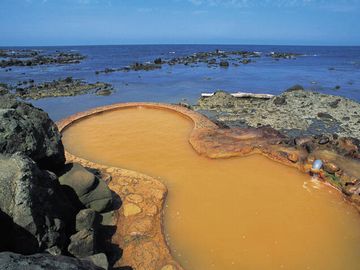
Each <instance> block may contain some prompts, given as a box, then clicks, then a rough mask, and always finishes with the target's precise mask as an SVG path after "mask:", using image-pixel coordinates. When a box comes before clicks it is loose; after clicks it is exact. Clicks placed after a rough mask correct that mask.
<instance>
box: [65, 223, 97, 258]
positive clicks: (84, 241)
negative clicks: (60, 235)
mask: <svg viewBox="0 0 360 270" xmlns="http://www.w3.org/2000/svg"><path fill="white" fill-rule="evenodd" d="M70 241H71V242H70V245H69V247H68V251H69V253H70V254H72V255H73V256H75V257H78V258H84V257H87V256H91V255H94V254H95V253H96V252H97V246H96V234H95V231H94V230H92V229H90V230H87V229H84V230H81V231H79V232H77V233H76V234H74V235H72V236H71V237H70Z"/></svg>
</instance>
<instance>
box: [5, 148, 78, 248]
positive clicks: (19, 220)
mask: <svg viewBox="0 0 360 270" xmlns="http://www.w3.org/2000/svg"><path fill="white" fill-rule="evenodd" d="M0 210H1V215H0V216H1V218H0V223H3V222H4V223H5V224H6V228H7V230H6V231H5V232H4V231H1V232H0V236H1V238H2V240H1V241H2V245H3V247H2V250H10V251H14V252H18V253H22V254H32V253H35V252H42V251H45V250H47V251H48V252H50V253H52V254H60V253H61V252H62V251H64V250H65V248H66V245H67V241H68V240H67V239H68V238H67V230H69V231H71V227H74V225H73V223H74V218H73V217H74V214H75V210H74V209H73V208H72V206H71V205H70V204H69V203H68V202H67V200H66V198H65V196H63V193H62V191H61V187H60V184H59V181H58V179H57V177H56V175H55V174H53V173H51V172H49V171H42V170H40V169H39V168H38V167H37V165H36V163H35V162H34V161H33V160H31V159H30V158H29V157H27V156H25V155H24V154H21V153H16V154H13V155H11V156H7V155H1V154H0ZM3 236H5V237H6V240H5V242H4V237H3Z"/></svg>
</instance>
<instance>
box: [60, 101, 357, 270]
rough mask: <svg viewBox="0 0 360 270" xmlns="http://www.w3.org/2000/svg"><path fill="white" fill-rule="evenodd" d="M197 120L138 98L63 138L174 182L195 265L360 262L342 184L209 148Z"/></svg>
mask: <svg viewBox="0 0 360 270" xmlns="http://www.w3.org/2000/svg"><path fill="white" fill-rule="evenodd" d="M192 127H193V123H192V122H191V121H190V120H188V119H186V118H184V117H182V116H181V115H179V114H177V113H174V112H170V111H166V110H160V109H150V108H144V107H140V108H139V107H137V108H129V109H121V110H116V111H111V112H105V113H101V114H99V115H96V116H93V117H89V118H87V119H85V120H82V121H80V122H77V123H75V124H73V125H72V126H70V128H68V129H66V130H65V132H64V138H63V140H64V144H65V147H66V149H67V150H68V151H69V152H71V153H72V154H75V155H77V156H79V157H83V158H86V159H88V160H91V161H94V162H97V163H101V164H105V165H111V166H118V167H123V168H128V169H132V170H136V171H139V172H143V173H146V174H148V175H151V176H154V177H158V178H159V179H160V180H161V181H163V182H164V183H165V184H166V185H167V187H168V189H169V194H168V197H167V203H166V209H165V231H166V234H167V236H168V242H169V245H170V247H171V250H172V253H173V255H174V257H175V258H176V259H177V260H178V261H179V262H180V263H181V264H182V265H183V266H184V267H185V268H186V269H188V270H208V269H217V270H220V269H221V270H224V269H227V270H232V269H236V270H238V269H244V270H250V269H251V270H258V269H268V270H269V269H291V270H297V269H299V270H300V269H302V270H303V269H316V270H322V269H326V270H335V269H337V270H343V269H347V270H352V269H354V270H355V269H356V270H358V269H360V217H359V215H358V213H357V212H356V211H355V210H354V209H353V208H352V207H351V206H349V205H348V204H347V203H346V202H344V201H343V199H342V197H341V195H340V194H339V193H338V192H336V191H335V190H333V189H331V188H329V187H327V186H325V185H323V184H321V183H319V182H317V181H314V180H311V179H310V177H309V176H307V175H305V174H302V173H300V172H298V171H297V170H296V169H293V168H289V167H286V166H284V165H281V164H278V163H276V162H273V161H271V160H268V159H267V158H265V157H262V156H260V155H254V156H251V157H246V158H231V159H221V160H211V159H208V158H204V157H201V156H199V155H198V154H197V153H196V152H195V151H194V150H193V149H192V147H191V146H190V144H189V142H188V137H189V134H190V132H191V130H192Z"/></svg>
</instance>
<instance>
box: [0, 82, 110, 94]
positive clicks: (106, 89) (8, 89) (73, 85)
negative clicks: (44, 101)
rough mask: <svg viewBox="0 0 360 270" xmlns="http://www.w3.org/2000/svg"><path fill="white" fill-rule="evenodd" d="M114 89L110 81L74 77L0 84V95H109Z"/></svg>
mask: <svg viewBox="0 0 360 270" xmlns="http://www.w3.org/2000/svg"><path fill="white" fill-rule="evenodd" d="M113 90H114V89H113V87H112V86H111V84H108V83H103V82H96V83H87V82H85V81H83V80H79V79H73V78H72V77H67V78H65V79H59V80H54V81H51V82H42V83H39V84H35V82H34V80H28V81H23V82H19V83H18V84H17V85H16V86H11V85H5V84H2V85H1V84H0V96H1V95H5V94H9V93H11V94H13V95H15V96H16V97H19V98H21V99H41V98H47V97H66V96H76V95H83V94H89V93H95V94H96V95H98V96H108V95H110V94H111V93H112V92H113Z"/></svg>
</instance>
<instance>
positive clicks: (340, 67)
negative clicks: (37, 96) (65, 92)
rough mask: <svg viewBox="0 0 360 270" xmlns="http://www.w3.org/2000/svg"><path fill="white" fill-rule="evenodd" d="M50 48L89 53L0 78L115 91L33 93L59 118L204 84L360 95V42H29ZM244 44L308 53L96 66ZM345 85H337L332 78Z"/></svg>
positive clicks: (192, 99) (168, 96)
mask: <svg viewBox="0 0 360 270" xmlns="http://www.w3.org/2000/svg"><path fill="white" fill-rule="evenodd" d="M31 49H40V50H43V51H45V52H49V53H51V52H55V51H57V50H60V51H75V52H80V53H81V54H84V55H86V56H87V58H86V59H85V60H84V61H82V62H81V63H80V64H72V65H47V66H35V67H12V70H11V71H9V72H5V69H0V82H4V83H13V84H14V83H17V82H18V81H24V80H29V79H33V80H35V82H42V81H50V80H54V79H59V78H65V77H67V76H72V77H73V78H77V79H84V80H87V81H89V82H96V81H103V82H108V83H111V84H112V85H113V86H114V88H115V92H114V94H112V95H110V96H105V97H103V96H96V95H93V94H88V95H81V96H75V97H58V98H46V99H41V100H29V101H30V102H31V103H33V104H34V105H36V106H38V107H41V108H43V109H44V110H45V111H47V112H48V113H49V115H50V116H51V117H52V118H53V119H54V120H59V119H61V118H64V117H66V116H68V115H70V114H73V113H76V112H79V111H83V110H86V109H89V108H92V107H96V106H101V105H106V104H112V103H117V102H131V101H152V102H174V103H175V102H180V101H182V100H186V101H187V102H188V103H191V104H193V103H196V100H197V99H198V98H199V96H200V94H201V93H202V92H213V91H214V90H216V89H223V90H227V91H231V92H236V91H244V92H254V93H271V94H279V93H281V92H283V91H284V90H285V89H287V88H288V87H290V86H292V85H294V84H301V85H303V86H304V87H305V88H307V89H310V90H313V91H318V92H322V93H327V94H332V95H339V96H344V97H347V98H350V99H354V100H357V101H360V47H359V46H357V47H318V46H314V47H311V46H256V45H132V46H130V45H129V46H128V45H126V46H125V45H124V46H69V47H31ZM216 49H220V50H224V51H235V50H246V51H257V52H262V54H263V55H265V54H267V53H270V52H272V51H275V52H292V53H300V54H303V56H301V57H297V58H296V59H291V60H287V59H281V60H280V61H275V60H274V59H272V58H270V57H261V58H256V59H254V60H255V61H256V62H253V63H250V64H248V65H240V66H238V67H233V66H230V67H229V68H226V69H224V68H220V67H216V68H208V67H207V66H206V65H202V64H201V65H198V66H196V67H191V66H184V65H175V66H168V65H163V68H162V69H158V70H153V71H131V72H114V73H108V74H99V75H96V74H95V71H96V70H104V69H105V68H120V67H123V66H127V65H130V64H132V63H134V62H146V61H153V60H154V59H155V58H158V57H161V58H162V59H171V58H174V57H179V56H186V55H190V54H192V53H196V52H205V51H215V50H216ZM337 85H339V86H340V87H341V88H340V89H338V90H336V89H335V86H337Z"/></svg>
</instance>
